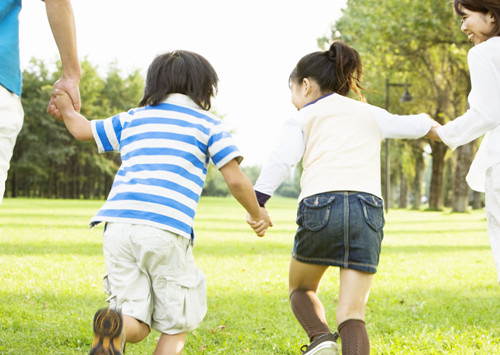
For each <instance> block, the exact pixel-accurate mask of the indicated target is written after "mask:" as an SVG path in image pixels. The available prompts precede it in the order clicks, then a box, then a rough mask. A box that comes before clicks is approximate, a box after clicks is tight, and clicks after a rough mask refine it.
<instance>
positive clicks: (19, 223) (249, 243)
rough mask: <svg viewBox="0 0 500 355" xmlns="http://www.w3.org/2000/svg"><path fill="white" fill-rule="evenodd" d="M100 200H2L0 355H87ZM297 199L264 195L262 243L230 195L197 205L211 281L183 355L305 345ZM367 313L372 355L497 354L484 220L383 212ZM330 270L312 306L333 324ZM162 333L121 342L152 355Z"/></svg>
mask: <svg viewBox="0 0 500 355" xmlns="http://www.w3.org/2000/svg"><path fill="white" fill-rule="evenodd" d="M101 204H102V201H83V200H79V201H78V200H77V201H75V200H41V199H35V200H33V199H8V198H7V199H5V200H4V202H3V204H2V206H1V208H0V209H1V213H0V246H1V248H0V268H1V269H2V273H1V274H0V281H1V282H0V353H2V354H6V355H7V354H88V351H89V349H90V346H91V341H92V317H93V315H94V312H95V311H96V310H97V309H98V308H100V307H103V306H105V302H104V300H105V298H106V296H105V295H104V293H103V290H102V281H101V280H102V276H103V274H104V273H105V266H104V257H103V255H102V236H101V234H102V227H96V230H93V231H89V230H88V228H87V221H88V220H89V218H90V217H91V216H92V215H93V214H94V213H95V212H96V211H97V209H98V208H99V207H100V205H101ZM296 207H297V206H296V201H295V200H293V199H281V198H273V199H271V200H270V202H269V210H270V212H271V215H272V216H273V221H274V224H275V226H274V227H273V228H271V230H270V231H269V232H268V235H267V236H266V237H264V238H262V239H260V238H257V237H256V236H255V235H254V234H253V233H252V232H251V231H250V229H249V228H248V226H247V225H246V223H245V221H244V215H245V213H244V210H243V209H242V208H241V207H239V205H238V204H237V203H236V202H235V201H234V199H232V198H211V197H204V198H202V199H201V201H200V205H199V208H198V213H197V216H196V218H195V230H196V238H197V239H196V246H195V249H194V254H195V259H196V262H197V264H198V266H199V267H200V268H201V269H202V270H203V271H204V273H205V275H206V277H207V284H208V289H207V292H208V314H207V316H206V318H205V320H204V321H203V322H202V324H201V325H200V327H199V328H198V329H196V330H195V331H193V332H191V333H190V334H189V335H188V336H187V339H186V349H185V354H242V353H243V354H245V353H248V354H256V355H263V354H290V355H291V354H298V353H299V348H300V346H301V345H302V344H306V343H307V336H306V335H305V332H304V331H303V330H302V329H301V327H300V325H299V323H298V322H297V321H296V320H295V318H294V316H293V313H292V311H291V309H290V306H289V302H288V289H287V283H288V264H289V259H290V251H291V248H292V244H293V235H294V232H295V229H296V225H295V223H294V221H295V213H296ZM386 221H387V223H386V227H385V236H384V242H383V246H382V254H381V260H380V265H379V270H378V273H377V274H376V275H375V278H374V282H373V287H372V291H371V293H370V299H369V301H368V307H367V312H366V322H367V328H368V333H369V335H370V341H371V353H372V354H374V355H377V354H380V355H382V354H421V355H424V354H425V355H428V354H450V355H465V354H499V353H500V352H499V350H498V349H499V348H500V326H499V324H498V314H499V312H500V308H499V307H500V305H499V303H498V284H497V281H496V274H495V267H494V264H493V259H492V256H491V250H490V247H489V242H488V237H487V235H486V221H485V218H484V211H474V212H470V213H467V214H449V213H448V212H432V213H431V212H422V211H408V210H391V211H390V212H389V214H388V215H387V216H386ZM338 283H339V279H338V270H337V269H336V268H331V269H330V270H329V271H328V272H327V273H326V274H325V277H324V279H323V282H322V283H321V288H320V293H319V297H320V299H321V300H322V301H323V303H324V306H325V310H326V315H327V319H328V320H329V321H330V323H331V326H332V328H333V327H334V326H333V324H334V319H335V309H336V305H337V300H338ZM158 336H159V334H158V333H157V332H153V333H152V334H150V335H149V336H148V337H147V338H146V340H145V341H143V342H141V343H139V344H128V345H127V354H131V355H134V354H137V355H139V354H151V353H152V352H153V349H154V346H155V343H156V341H157V338H158Z"/></svg>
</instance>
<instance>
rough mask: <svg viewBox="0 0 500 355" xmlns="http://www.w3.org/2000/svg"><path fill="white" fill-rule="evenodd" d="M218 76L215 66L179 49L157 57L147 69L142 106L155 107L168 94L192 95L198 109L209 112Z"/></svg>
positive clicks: (140, 103)
mask: <svg viewBox="0 0 500 355" xmlns="http://www.w3.org/2000/svg"><path fill="white" fill-rule="evenodd" d="M218 82H219V77H218V76H217V73H216V72H215V70H214V68H213V67H212V65H211V64H210V63H209V62H208V60H206V59H205V58H203V57H202V56H201V55H199V54H197V53H193V52H190V51H183V50H177V51H172V52H168V53H164V54H161V55H158V56H157V57H156V58H155V59H154V60H153V62H152V63H151V65H150V66H149V69H148V74H147V77H146V87H145V88H144V97H143V98H142V100H141V101H140V102H139V106H146V105H151V106H155V105H158V104H159V103H161V102H162V101H163V100H164V99H165V97H166V96H167V95H168V94H173V93H179V94H185V95H187V96H189V97H190V98H191V99H192V100H193V101H194V102H195V103H196V104H197V105H198V106H200V107H201V108H203V109H204V110H209V109H210V107H211V106H212V105H211V102H210V100H211V99H212V97H214V96H215V95H216V94H217V84H218Z"/></svg>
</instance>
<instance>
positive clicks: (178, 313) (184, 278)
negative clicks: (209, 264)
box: [155, 268, 207, 332]
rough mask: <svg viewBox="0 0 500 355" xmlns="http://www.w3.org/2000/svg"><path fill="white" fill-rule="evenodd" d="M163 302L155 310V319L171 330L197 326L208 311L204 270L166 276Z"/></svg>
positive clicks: (188, 328)
mask: <svg viewBox="0 0 500 355" xmlns="http://www.w3.org/2000/svg"><path fill="white" fill-rule="evenodd" d="M163 281H164V282H165V287H164V292H165V293H164V297H163V302H160V303H163V304H162V305H161V306H159V308H158V309H157V310H155V312H156V315H155V321H157V322H159V323H161V324H162V325H164V326H165V327H167V328H168V330H169V331H179V332H183V331H189V330H192V329H194V328H196V327H197V326H198V325H199V324H200V323H201V321H202V320H203V318H204V317H205V315H206V313H207V296H206V281H205V276H204V275H203V272H202V271H201V270H200V269H198V268H197V269H196V270H195V271H194V272H192V273H190V274H185V275H179V276H178V277H177V276H175V277H171V276H165V277H164V278H163Z"/></svg>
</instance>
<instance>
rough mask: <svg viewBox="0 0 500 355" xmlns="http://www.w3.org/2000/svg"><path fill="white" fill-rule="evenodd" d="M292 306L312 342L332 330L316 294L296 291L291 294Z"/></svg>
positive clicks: (307, 291)
mask: <svg viewBox="0 0 500 355" xmlns="http://www.w3.org/2000/svg"><path fill="white" fill-rule="evenodd" d="M290 305H291V306H292V311H293V313H294V314H295V317H296V318H297V320H298V321H299V323H300V325H301V326H302V328H304V330H305V331H306V333H307V335H308V336H309V340H310V341H311V342H312V341H313V340H314V339H316V338H317V337H318V336H320V335H323V334H329V333H330V328H329V327H328V323H327V322H326V317H325V309H324V308H323V305H322V304H321V301H320V300H319V298H318V295H317V294H316V292H314V291H312V290H301V289H297V290H294V291H293V292H292V293H291V294H290Z"/></svg>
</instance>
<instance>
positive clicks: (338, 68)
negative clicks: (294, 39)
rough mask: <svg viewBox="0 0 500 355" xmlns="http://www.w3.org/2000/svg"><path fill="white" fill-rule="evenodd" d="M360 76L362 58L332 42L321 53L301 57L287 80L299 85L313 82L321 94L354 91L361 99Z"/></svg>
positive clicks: (342, 45)
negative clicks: (310, 80)
mask: <svg viewBox="0 0 500 355" xmlns="http://www.w3.org/2000/svg"><path fill="white" fill-rule="evenodd" d="M362 74H363V70H362V65H361V57H360V56H359V53H358V52H357V51H356V50H355V49H354V48H352V47H350V46H348V45H347V44H345V43H344V42H342V41H335V42H333V43H332V44H331V46H330V49H329V50H327V51H324V52H313V53H309V54H307V55H306V56H304V57H302V59H300V60H299V62H298V63H297V66H296V67H295V69H294V70H293V71H292V74H290V80H293V81H294V82H296V83H301V82H302V80H303V79H305V78H310V79H313V80H314V81H316V82H317V83H318V85H319V87H320V90H321V92H322V93H328V92H332V91H333V92H335V93H337V94H340V95H343V96H347V94H348V93H349V91H350V90H353V91H354V92H356V93H357V94H358V95H360V96H361V98H363V95H362V93H361V89H363V88H362V87H361V85H360V80H361V75H362Z"/></svg>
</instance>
